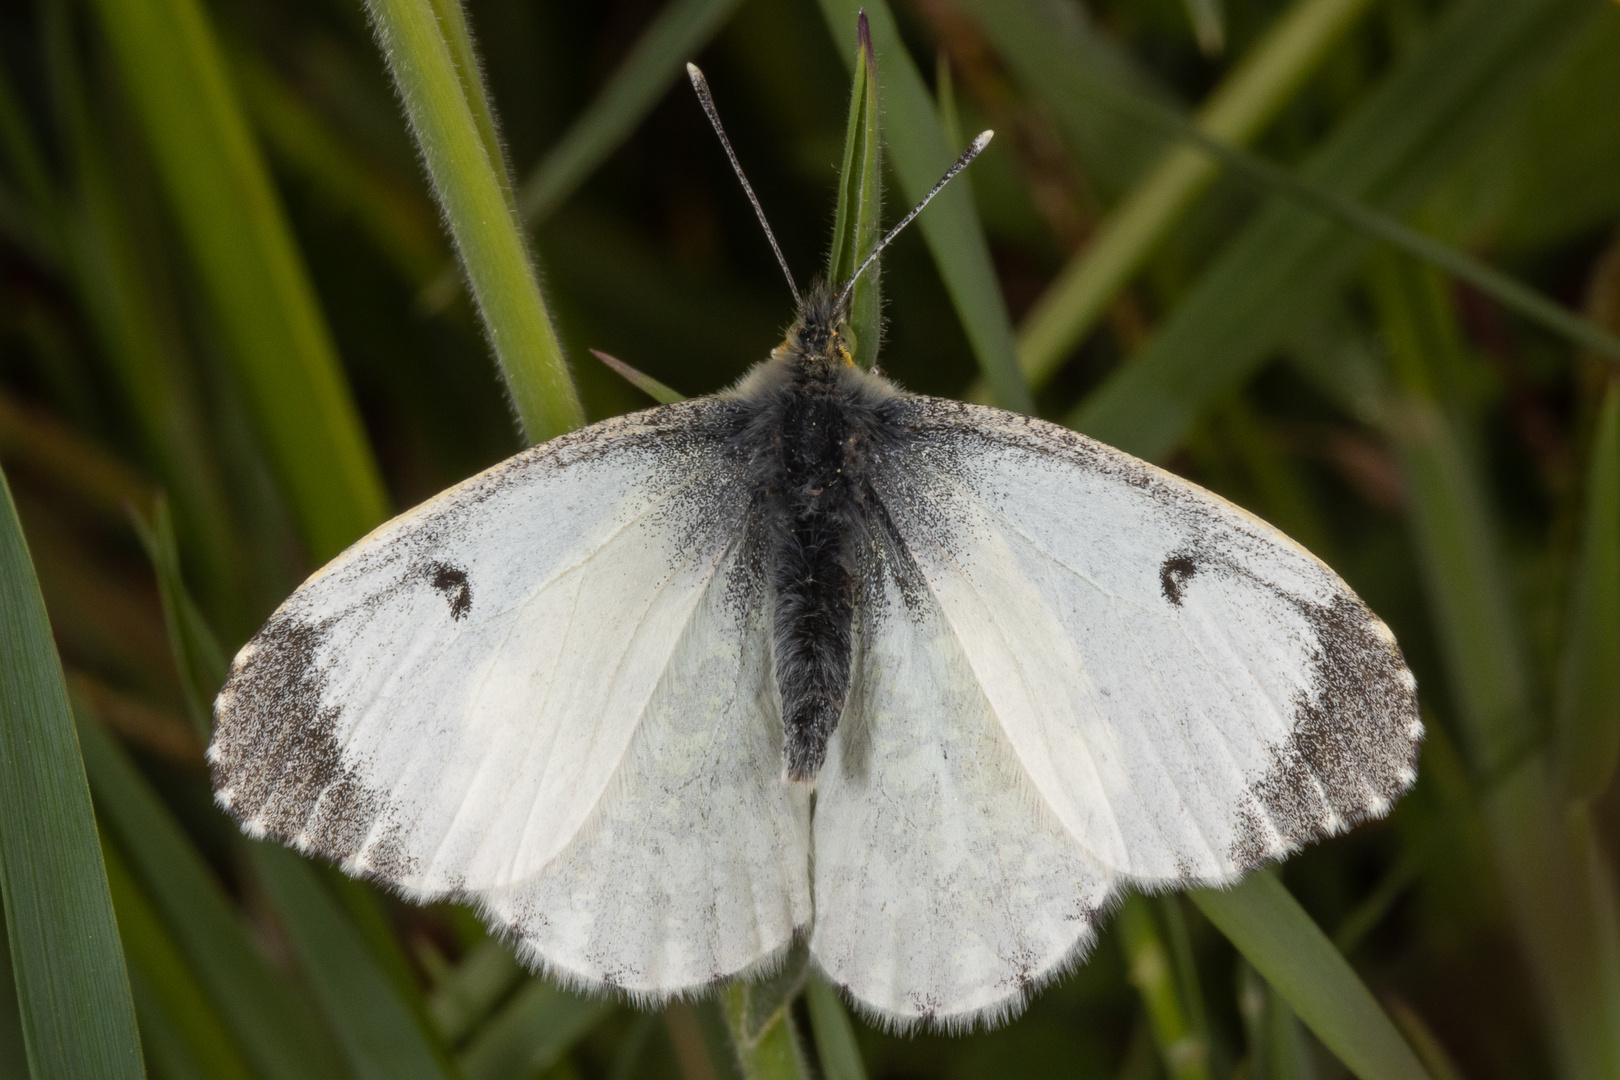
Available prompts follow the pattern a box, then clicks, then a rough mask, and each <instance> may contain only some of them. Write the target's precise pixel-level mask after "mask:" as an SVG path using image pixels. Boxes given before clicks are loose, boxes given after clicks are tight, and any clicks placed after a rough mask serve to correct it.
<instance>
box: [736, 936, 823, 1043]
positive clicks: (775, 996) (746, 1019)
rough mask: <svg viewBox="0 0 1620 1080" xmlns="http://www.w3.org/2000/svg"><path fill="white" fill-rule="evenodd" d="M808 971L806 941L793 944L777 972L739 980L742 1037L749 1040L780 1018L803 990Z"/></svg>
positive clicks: (801, 939) (808, 942) (807, 944)
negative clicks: (740, 987)
mask: <svg viewBox="0 0 1620 1080" xmlns="http://www.w3.org/2000/svg"><path fill="white" fill-rule="evenodd" d="M809 972H810V941H809V939H808V938H804V937H801V938H799V939H798V940H796V941H795V942H794V943H793V947H792V948H791V949H790V950H789V951H788V955H787V959H786V960H785V961H784V962H783V964H782V968H781V970H780V971H777V972H776V973H774V974H771V975H767V976H765V977H764V978H761V979H757V980H742V999H743V1010H742V1028H741V1031H742V1036H743V1038H744V1039H747V1040H749V1041H750V1042H752V1041H755V1040H757V1039H759V1037H760V1036H761V1035H762V1034H763V1033H764V1031H765V1029H766V1028H768V1027H770V1026H771V1025H772V1024H774V1023H775V1022H776V1021H777V1020H778V1019H780V1018H781V1016H782V1013H783V1012H784V1011H785V1010H786V1009H787V1008H788V1007H789V1006H791V1005H792V1004H793V1000H794V999H795V998H797V997H798V996H799V991H801V990H803V989H804V982H805V979H806V978H807V977H808V975H809Z"/></svg>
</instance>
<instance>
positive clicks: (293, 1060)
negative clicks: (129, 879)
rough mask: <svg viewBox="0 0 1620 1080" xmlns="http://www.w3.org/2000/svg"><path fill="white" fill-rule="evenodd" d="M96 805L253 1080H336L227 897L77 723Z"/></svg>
mask: <svg viewBox="0 0 1620 1080" xmlns="http://www.w3.org/2000/svg"><path fill="white" fill-rule="evenodd" d="M79 741H80V744H81V745H82V746H83V748H84V763H85V770H86V772H88V774H89V776H90V785H91V789H92V790H93V791H94V792H95V797H96V806H97V807H98V808H99V810H100V812H101V817H102V820H103V821H104V822H105V823H106V824H107V827H108V828H109V829H110V830H111V832H112V835H113V838H114V839H115V840H116V842H117V844H118V847H119V850H120V851H121V852H122V853H123V854H124V856H125V857H126V858H127V859H128V861H129V866H130V870H131V872H132V873H133V875H134V876H135V878H136V880H137V881H138V882H139V883H140V885H141V887H142V889H143V890H144V892H145V894H146V896H147V897H148V898H150V900H151V902H152V907H153V909H154V910H155V911H156V912H157V913H158V916H159V918H160V919H161V920H162V922H163V925H164V927H165V928H166V929H167V930H168V932H169V933H170V934H171V935H172V937H173V939H174V942H175V944H176V946H177V947H178V948H179V949H180V951H181V953H182V954H184V956H185V958H186V961H187V963H188V964H189V965H190V967H191V970H192V971H193V972H194V973H195V974H196V977H197V981H198V983H199V984H200V985H201V986H202V988H203V990H204V992H205V993H206V994H207V995H208V1000H209V1002H210V1003H211V1004H212V1005H213V1007H214V1008H215V1009H217V1010H218V1012H219V1016H220V1019H221V1020H222V1021H223V1022H224V1024H225V1027H226V1029H227V1030H229V1031H230V1033H231V1036H232V1038H233V1039H234V1040H235V1043H236V1045H237V1046H238V1047H239V1048H240V1049H241V1051H242V1056H243V1057H244V1058H245V1059H247V1061H248V1063H249V1065H251V1066H252V1068H253V1070H254V1072H255V1073H256V1074H257V1075H258V1076H259V1077H261V1078H262V1080H306V1078H308V1080H336V1078H338V1077H341V1076H343V1075H344V1070H343V1069H341V1068H339V1067H338V1065H337V1063H336V1048H335V1047H333V1046H332V1044H331V1039H330V1037H329V1036H328V1035H327V1033H326V1032H325V1031H324V1030H323V1029H322V1028H321V1027H320V1025H319V1023H318V1022H317V1021H316V1019H315V1016H314V1014H313V1013H312V1012H311V1011H310V1010H309V1008H308V1006H307V1005H306V1004H305V1003H304V1001H303V1000H302V999H300V998H299V997H298V996H297V995H296V994H295V993H294V992H293V989H292V987H291V986H290V985H289V984H288V982H287V980H286V979H285V978H283V977H282V976H281V975H280V974H279V973H278V972H277V971H276V970H275V969H273V968H272V967H270V965H269V964H267V963H266V962H265V960H264V958H263V957H261V956H260V955H259V953H258V951H257V950H256V949H255V948H254V945H253V942H252V941H251V940H250V939H249V937H248V930H247V927H246V926H245V925H243V923H242V920H241V918H240V917H239V916H238V914H237V912H236V909H235V908H234V907H233V906H232V904H231V901H230V898H229V897H227V896H226V895H225V890H224V889H223V888H222V887H221V886H220V883H219V880H218V879H217V878H215V877H214V874H213V872H212V871H211V870H210V869H209V867H208V863H207V862H206V861H205V860H204V859H203V856H202V854H201V853H200V852H198V850H197V849H196V847H195V846H194V845H193V844H192V843H191V841H190V839H189V838H188V837H187V836H186V835H185V833H184V831H183V830H182V829H181V828H180V825H179V823H177V822H176V821H175V820H174V817H173V815H172V814H171V813H170V812H169V809H168V807H166V806H165V805H164V804H163V801H162V799H160V798H159V797H158V795H157V793H156V792H155V791H153V790H152V787H151V785H150V784H149V783H148V782H147V780H146V778H145V777H143V776H142V775H141V773H140V770H139V769H137V768H136V767H135V763H134V762H133V761H131V760H130V758H129V754H128V753H127V752H126V751H125V750H124V748H123V747H121V746H120V745H118V743H117V741H116V740H114V739H113V738H112V736H110V735H108V734H107V732H106V731H104V730H103V729H102V728H101V726H100V725H99V724H97V723H96V722H95V720H94V719H92V718H90V717H89V716H87V715H86V714H83V713H81V714H80V715H79Z"/></svg>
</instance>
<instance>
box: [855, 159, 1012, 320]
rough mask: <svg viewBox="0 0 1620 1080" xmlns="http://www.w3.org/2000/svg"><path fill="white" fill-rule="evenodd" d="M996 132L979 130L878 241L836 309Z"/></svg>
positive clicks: (970, 162)
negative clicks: (923, 193)
mask: <svg viewBox="0 0 1620 1080" xmlns="http://www.w3.org/2000/svg"><path fill="white" fill-rule="evenodd" d="M995 134H996V133H995V132H993V131H981V132H979V134H978V137H977V138H975V139H974V140H973V142H972V143H971V144H970V145H969V146H968V148H967V149H966V150H964V151H962V156H961V157H959V158H957V159H956V162H955V163H954V164H953V165H952V166H951V167H950V168H948V169H946V170H945V175H944V176H942V177H940V178H939V183H937V184H935V185H934V186H933V188H931V189H930V190H929V192H928V194H926V195H924V196H923V197H922V202H920V203H918V204H917V205H916V206H914V207H912V208H911V213H909V214H907V215H906V216H905V217H903V218H901V219H900V223H899V224H898V225H896V226H895V227H894V228H892V229H890V230H889V232H888V235H887V236H885V237H884V238H883V239H882V240H879V241H878V244H877V247H875V248H873V249H872V253H871V254H870V255H868V256H867V257H866V261H865V262H863V263H861V265H860V266H859V267H858V268H857V269H856V271H855V272H854V273H853V274H851V275H850V276H849V281H848V283H846V284H845V285H844V288H843V291H842V292H840V293H839V294H838V303H837V304H836V305H835V310H843V307H844V304H846V303H847V302H848V301H849V294H850V293H852V292H854V291H855V283H856V282H857V281H859V280H861V275H862V274H864V273H866V268H867V267H869V266H871V265H872V264H873V263H874V262H876V261H877V257H878V256H879V255H881V254H883V249H884V248H886V247H888V246H889V242H890V241H891V240H893V239H894V238H895V237H896V236H899V235H900V230H902V229H904V228H905V227H906V226H907V225H910V224H911V222H912V219H913V218H915V217H916V216H917V215H918V214H920V213H922V212H923V207H925V206H927V205H928V204H929V203H930V202H932V201H933V198H934V196H935V195H938V194H939V193H940V191H941V190H943V189H944V187H945V185H946V184H948V183H950V182H951V181H952V180H953V179H955V177H956V174H957V173H959V172H961V171H962V170H963V169H965V168H967V167H968V166H969V165H970V164H972V162H973V159H974V158H976V157H978V156H979V154H980V152H981V151H983V150H984V148H985V147H987V146H989V145H990V140H991V139H992V138H993V137H994V136H995Z"/></svg>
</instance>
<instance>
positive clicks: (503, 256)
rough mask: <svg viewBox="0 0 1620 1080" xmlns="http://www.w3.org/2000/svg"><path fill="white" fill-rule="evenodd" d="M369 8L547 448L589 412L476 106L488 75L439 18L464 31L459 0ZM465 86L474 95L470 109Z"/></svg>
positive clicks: (516, 385) (508, 373)
mask: <svg viewBox="0 0 1620 1080" xmlns="http://www.w3.org/2000/svg"><path fill="white" fill-rule="evenodd" d="M367 7H368V10H370V12H371V17H372V22H373V24H374V25H375V27H376V30H377V37H378V40H379V42H380V43H381V45H382V51H383V55H384V56H385V57H387V59H388V64H389V67H390V69H391V70H392V71H393V74H394V83H395V85H396V86H397V87H398V89H399V93H400V97H401V98H402V99H403V101H404V103H405V113H406V115H407V117H408V118H409V119H410V123H411V129H412V130H413V131H414V132H415V133H416V140H417V143H418V145H419V146H420V147H421V149H422V156H423V158H424V159H425V160H426V162H427V169H428V175H429V177H430V178H431V179H432V181H433V189H434V192H435V194H436V195H437V196H438V199H439V202H440V204H441V205H442V206H443V207H444V212H445V218H446V220H448V222H449V224H450V233H451V235H452V236H453V237H454V239H455V243H456V250H457V251H458V252H459V253H460V255H461V261H462V265H463V267H464V268H465V269H466V272H467V279H468V281H469V282H470V283H471V286H472V293H473V298H474V300H475V301H476V302H477V305H478V310H479V313H480V315H482V317H483V320H484V328H485V330H486V331H487V332H488V334H489V339H490V343H491V345H492V346H493V347H494V350H495V358H496V361H497V363H498V364H499V365H500V370H501V376H502V378H503V379H504V380H505V382H506V388H507V392H508V393H509V394H510V395H511V399H512V405H513V408H514V409H515V410H516V412H517V416H518V420H519V422H520V423H521V424H522V427H523V433H524V435H525V436H527V438H528V439H529V441H530V442H531V443H540V442H544V441H546V440H547V439H550V438H552V437H553V436H556V435H560V434H562V433H563V432H565V431H570V430H572V429H574V428H576V427H579V426H580V425H581V424H582V423H584V421H585V413H584V410H583V409H582V408H581V406H580V403H579V395H578V394H577V393H576V392H575V389H574V383H573V379H572V378H571V377H570V375H569V372H568V365H567V363H566V362H565V361H564V359H563V354H562V345H561V343H560V342H559V341H558V339H557V331H556V329H555V328H554V327H553V326H552V324H551V316H550V315H549V314H548V313H547V311H546V305H545V301H544V300H543V299H542V298H541V295H540V282H539V278H538V277H537V275H536V274H535V269H534V264H533V263H532V262H531V261H530V259H529V251H528V247H527V245H526V244H525V242H524V238H523V234H522V231H521V228H520V226H519V223H518V219H517V213H516V207H515V204H514V203H513V202H512V197H511V194H510V191H509V189H508V188H507V187H506V186H505V181H504V177H505V168H506V167H505V163H504V161H503V159H502V158H501V156H500V153H499V150H500V148H499V144H498V141H497V142H495V143H494V144H493V145H491V143H490V142H489V141H487V139H486V135H487V138H488V139H489V140H492V139H493V134H492V133H486V132H485V131H484V128H483V126H481V125H482V121H481V120H480V117H481V116H483V115H484V113H486V112H487V102H485V103H484V106H483V109H482V111H481V110H480V109H479V108H477V107H475V104H476V103H477V102H482V101H483V97H482V95H483V91H482V83H481V79H482V76H481V75H479V73H478V71H477V66H476V61H475V60H474V58H472V57H471V56H470V55H468V56H461V55H458V51H459V50H458V48H457V47H456V42H455V41H453V40H448V39H453V38H454V37H455V34H454V33H452V32H451V31H452V30H453V27H447V26H446V25H445V24H444V22H443V21H442V20H441V18H440V15H439V14H436V9H437V8H440V7H450V8H454V9H455V13H454V14H455V18H454V19H453V20H452V21H453V22H454V23H455V25H457V26H462V29H463V31H464V30H465V27H464V25H463V24H462V23H461V22H460V3H459V0H438V3H433V2H430V0H368V4H367ZM464 47H465V48H467V49H470V47H471V46H470V43H467V44H466V45H465V46H464ZM464 80H466V81H467V82H468V83H470V84H472V86H473V87H474V88H476V91H477V92H476V93H475V94H473V95H471V96H472V98H473V99H474V101H472V102H470V101H469V94H468V89H469V87H468V85H464Z"/></svg>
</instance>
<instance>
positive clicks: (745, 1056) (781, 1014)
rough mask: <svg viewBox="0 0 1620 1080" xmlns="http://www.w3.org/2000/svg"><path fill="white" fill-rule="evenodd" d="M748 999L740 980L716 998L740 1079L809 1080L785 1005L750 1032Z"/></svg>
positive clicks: (744, 984)
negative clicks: (740, 1068) (741, 1075)
mask: <svg viewBox="0 0 1620 1080" xmlns="http://www.w3.org/2000/svg"><path fill="white" fill-rule="evenodd" d="M806 955H807V957H808V954H806ZM748 999H749V987H748V984H747V983H745V982H743V981H741V980H736V981H733V982H732V984H731V985H730V986H729V987H727V988H726V989H725V990H724V991H722V993H721V995H720V1007H721V1010H722V1011H723V1013H724V1015H725V1019H726V1029H727V1031H728V1032H729V1033H730V1036H731V1041H732V1046H733V1048H734V1049H735V1051H736V1054H737V1060H738V1062H739V1063H740V1064H741V1065H742V1072H743V1076H744V1077H746V1078H747V1080H809V1077H810V1066H809V1063H808V1062H807V1061H806V1060H805V1058H804V1051H803V1050H802V1049H800V1047H799V1036H798V1032H797V1031H796V1030H795V1027H796V1025H795V1024H794V1023H793V1016H792V1014H791V1013H789V1012H788V1010H787V1003H786V1002H785V1001H784V1002H783V1003H782V1007H781V1008H779V1009H778V1010H777V1012H776V1013H775V1015H774V1016H773V1018H772V1019H771V1020H770V1021H769V1022H767V1023H766V1024H765V1025H764V1026H763V1027H761V1028H759V1029H758V1030H757V1031H752V1032H751V1031H750V1026H749V1000H748Z"/></svg>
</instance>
